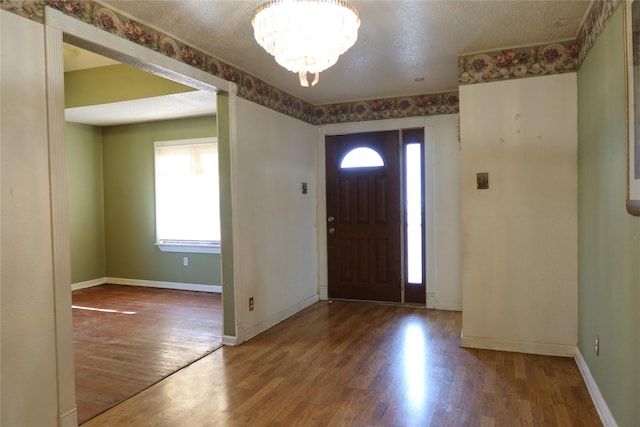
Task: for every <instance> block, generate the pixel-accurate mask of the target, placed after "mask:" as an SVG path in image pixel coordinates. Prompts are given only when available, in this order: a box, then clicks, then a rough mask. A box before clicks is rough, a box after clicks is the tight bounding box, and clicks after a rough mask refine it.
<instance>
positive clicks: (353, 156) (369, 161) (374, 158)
mask: <svg viewBox="0 0 640 427" xmlns="http://www.w3.org/2000/svg"><path fill="white" fill-rule="evenodd" d="M380 166H384V160H382V156H380V154H379V153H378V152H377V151H375V150H374V149H372V148H369V147H358V148H354V149H353V150H351V151H349V152H348V153H347V154H346V155H345V156H344V158H343V159H342V162H340V169H350V168H371V167H380Z"/></svg>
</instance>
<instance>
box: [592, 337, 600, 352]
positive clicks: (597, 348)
mask: <svg viewBox="0 0 640 427" xmlns="http://www.w3.org/2000/svg"><path fill="white" fill-rule="evenodd" d="M593 350H594V351H595V352H596V356H600V337H599V336H598V335H596V339H595V340H593Z"/></svg>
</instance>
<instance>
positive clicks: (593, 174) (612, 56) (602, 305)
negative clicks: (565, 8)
mask: <svg viewBox="0 0 640 427" xmlns="http://www.w3.org/2000/svg"><path fill="white" fill-rule="evenodd" d="M625 127H626V124H625V75H624V38H623V13H622V8H621V7H619V8H618V10H617V11H616V12H615V14H614V15H613V16H612V18H611V19H610V21H609V23H608V24H607V27H606V28H605V30H604V32H603V33H602V34H601V35H600V37H599V38H598V40H597V42H596V44H595V46H594V48H593V49H592V50H591V52H590V53H589V56H588V57H587V59H586V60H585V62H584V63H583V65H582V67H581V68H580V70H579V71H578V182H579V185H578V187H579V190H578V201H579V206H578V209H579V211H578V221H579V230H578V281H579V298H578V304H579V306H578V313H579V325H578V341H579V347H580V352H581V353H582V355H583V356H584V358H585V360H586V362H587V364H588V366H589V370H590V371H591V374H592V375H593V377H594V378H595V380H596V382H597V384H598V388H599V389H600V391H601V393H602V395H603V396H604V398H605V400H606V402H607V405H608V406H609V409H610V410H611V412H612V414H613V416H614V417H615V419H616V421H617V423H618V425H619V426H621V427H625V426H628V427H631V426H638V425H640V405H638V403H639V402H640V369H638V362H639V361H640V314H639V313H640V218H638V217H633V216H630V215H628V214H627V213H626V210H625V198H626V135H625ZM596 334H598V335H599V336H600V343H601V344H600V355H599V356H596V354H595V352H594V348H593V347H594V346H593V344H594V337H595V335H596Z"/></svg>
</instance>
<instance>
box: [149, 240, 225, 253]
mask: <svg viewBox="0 0 640 427" xmlns="http://www.w3.org/2000/svg"><path fill="white" fill-rule="evenodd" d="M156 246H157V247H158V249H160V250H161V251H162V252H184V253H196V254H219V253H220V249H221V245H220V242H206V243H201V242H157V243H156Z"/></svg>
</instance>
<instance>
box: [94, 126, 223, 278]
mask: <svg viewBox="0 0 640 427" xmlns="http://www.w3.org/2000/svg"><path fill="white" fill-rule="evenodd" d="M216 135H217V124H216V117H215V116H207V117H197V118H190V119H180V120H169V121H159V122H149V123H141V124H131V125H122V126H109V127H105V128H103V130H102V141H103V159H104V204H105V229H106V230H107V232H106V237H105V241H106V259H107V267H106V270H107V276H108V277H117V278H127V279H140V280H155V281H166V282H179V283H192V284H204V285H220V284H221V279H220V277H221V272H220V255H217V254H182V253H171V252H161V251H160V250H159V249H158V248H156V246H155V245H154V243H155V204H154V203H155V202H154V191H155V189H154V170H153V143H154V141H162V140H175V139H187V138H203V137H208V136H216ZM184 256H188V257H189V266H188V267H184V266H183V265H182V258H183V257H184Z"/></svg>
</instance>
